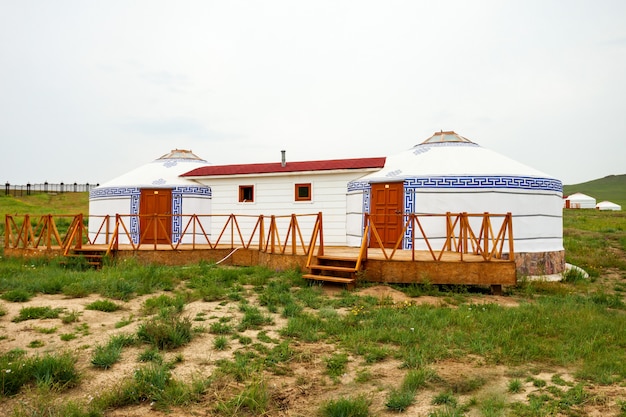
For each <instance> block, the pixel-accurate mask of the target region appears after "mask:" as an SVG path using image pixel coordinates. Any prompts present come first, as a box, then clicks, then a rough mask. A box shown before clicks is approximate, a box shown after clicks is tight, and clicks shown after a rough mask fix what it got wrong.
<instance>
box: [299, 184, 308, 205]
mask: <svg viewBox="0 0 626 417" xmlns="http://www.w3.org/2000/svg"><path fill="white" fill-rule="evenodd" d="M296 201H311V184H310V183H309V184H296Z"/></svg>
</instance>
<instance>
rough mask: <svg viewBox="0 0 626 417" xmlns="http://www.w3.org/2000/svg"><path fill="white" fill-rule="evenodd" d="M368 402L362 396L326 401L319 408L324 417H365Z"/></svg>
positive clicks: (367, 414)
mask: <svg viewBox="0 0 626 417" xmlns="http://www.w3.org/2000/svg"><path fill="white" fill-rule="evenodd" d="M369 406H370V402H369V401H368V400H367V398H366V397H364V396H358V397H354V398H339V399H336V400H329V401H326V402H325V403H324V404H323V405H322V407H321V410H320V412H321V414H322V416H324V417H367V416H369V415H370V412H369Z"/></svg>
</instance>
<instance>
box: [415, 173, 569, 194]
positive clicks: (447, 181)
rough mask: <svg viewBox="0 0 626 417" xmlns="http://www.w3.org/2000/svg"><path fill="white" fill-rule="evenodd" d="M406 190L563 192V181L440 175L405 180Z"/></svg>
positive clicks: (534, 178)
mask: <svg viewBox="0 0 626 417" xmlns="http://www.w3.org/2000/svg"><path fill="white" fill-rule="evenodd" d="M404 188H405V191H406V190H407V189H411V188H413V189H417V188H446V189H454V188H461V189H463V188H508V189H521V190H542V191H557V192H563V184H562V183H561V181H559V180H556V179H552V178H537V177H517V176H489V175H483V176H469V175H468V176H440V177H417V178H407V179H405V180H404Z"/></svg>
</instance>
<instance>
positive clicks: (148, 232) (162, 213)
mask: <svg viewBox="0 0 626 417" xmlns="http://www.w3.org/2000/svg"><path fill="white" fill-rule="evenodd" d="M155 196H158V197H155ZM155 201H156V203H155ZM155 221H156V222H157V223H156V224H155ZM155 230H156V235H155V233H154V231H155ZM171 243H172V190H171V189H169V188H142V189H141V190H140V196H139V244H171Z"/></svg>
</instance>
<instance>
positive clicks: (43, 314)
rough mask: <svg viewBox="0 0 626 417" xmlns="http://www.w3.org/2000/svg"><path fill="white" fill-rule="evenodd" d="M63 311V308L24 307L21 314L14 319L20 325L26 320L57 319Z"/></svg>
mask: <svg viewBox="0 0 626 417" xmlns="http://www.w3.org/2000/svg"><path fill="white" fill-rule="evenodd" d="M61 311H63V309H62V308H52V307H23V308H21V309H20V312H19V314H18V315H17V316H16V317H14V318H13V320H12V321H13V322H15V323H19V322H21V321H25V320H37V319H56V318H58V317H59V314H60V313H61Z"/></svg>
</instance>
